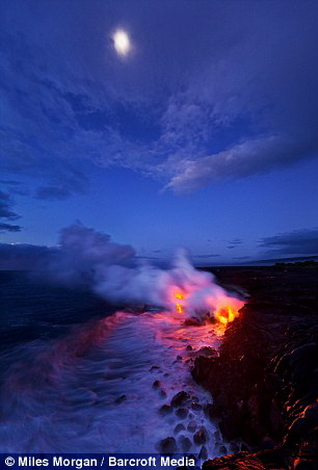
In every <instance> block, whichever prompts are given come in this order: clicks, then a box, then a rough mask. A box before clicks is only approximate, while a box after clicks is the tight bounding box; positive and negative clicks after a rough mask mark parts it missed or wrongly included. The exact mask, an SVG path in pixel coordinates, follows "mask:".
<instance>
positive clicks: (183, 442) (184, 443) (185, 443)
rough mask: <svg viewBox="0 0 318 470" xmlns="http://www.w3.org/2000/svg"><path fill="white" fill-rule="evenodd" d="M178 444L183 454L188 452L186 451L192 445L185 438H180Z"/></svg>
mask: <svg viewBox="0 0 318 470" xmlns="http://www.w3.org/2000/svg"><path fill="white" fill-rule="evenodd" d="M179 442H180V445H181V448H182V450H183V452H188V450H189V449H190V448H191V445H192V443H191V441H190V439H189V438H188V437H185V436H180V438H179Z"/></svg>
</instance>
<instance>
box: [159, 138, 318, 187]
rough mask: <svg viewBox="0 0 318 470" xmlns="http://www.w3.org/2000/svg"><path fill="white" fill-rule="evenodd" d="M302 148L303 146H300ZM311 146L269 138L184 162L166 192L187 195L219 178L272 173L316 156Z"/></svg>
mask: <svg viewBox="0 0 318 470" xmlns="http://www.w3.org/2000/svg"><path fill="white" fill-rule="evenodd" d="M301 144H302V145H301ZM315 150H316V149H315V148H314V147H313V145H312V142H302V143H299V142H297V141H295V140H294V139H292V138H290V139H289V141H288V140H287V139H284V138H282V137H278V136H270V137H264V138H261V139H254V140H248V141H245V142H242V143H240V144H237V145H235V146H233V147H232V148H230V149H229V150H225V151H222V152H219V153H217V154H214V155H210V156H206V157H202V158H200V159H197V160H194V159H192V160H185V161H184V162H182V164H180V169H179V172H178V173H177V175H176V176H173V177H172V179H171V181H170V182H169V183H168V184H167V185H166V188H171V189H173V190H174V191H176V192H178V193H186V192H189V191H193V190H195V189H197V188H199V187H201V186H204V185H206V184H208V183H210V182H211V181H217V180H220V179H222V178H242V177H246V176H251V175H254V174H260V173H265V172H269V171H273V170H275V169H277V168H281V167H284V166H288V165H291V164H292V163H295V162H297V161H299V160H302V159H304V158H309V157H313V156H316V153H315Z"/></svg>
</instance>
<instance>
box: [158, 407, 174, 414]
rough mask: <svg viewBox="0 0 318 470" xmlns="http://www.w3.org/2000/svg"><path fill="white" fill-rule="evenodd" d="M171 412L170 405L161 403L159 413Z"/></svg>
mask: <svg viewBox="0 0 318 470" xmlns="http://www.w3.org/2000/svg"><path fill="white" fill-rule="evenodd" d="M171 412H172V407H171V406H170V405H162V407H161V408H159V414H161V415H167V414H169V413H171Z"/></svg>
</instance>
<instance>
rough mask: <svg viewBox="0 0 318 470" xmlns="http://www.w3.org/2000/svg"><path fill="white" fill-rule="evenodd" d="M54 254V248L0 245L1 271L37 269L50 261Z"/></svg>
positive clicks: (28, 245)
mask: <svg viewBox="0 0 318 470" xmlns="http://www.w3.org/2000/svg"><path fill="white" fill-rule="evenodd" d="M53 252H54V249H53V248H48V247H46V246H37V245H30V244H5V243H0V269H1V270H30V269H37V267H42V266H43V265H45V263H46V262H48V261H49V259H50V256H52V253H53Z"/></svg>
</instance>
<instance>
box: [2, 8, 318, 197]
mask: <svg viewBox="0 0 318 470" xmlns="http://www.w3.org/2000/svg"><path fill="white" fill-rule="evenodd" d="M136 4H137V3H136V2H135V1H132V2H129V3H127V4H126V5H125V9H123V8H122V5H120V3H119V4H117V3H115V2H111V4H110V3H109V2H94V3H93V4H92V5H90V7H89V15H88V14H87V8H88V7H87V3H86V2H82V1H80V2H77V3H76V7H75V4H74V2H60V3H59V5H58V6H56V3H55V2H52V1H47V2H46V7H45V9H43V6H42V4H41V2H39V3H38V4H35V5H34V7H33V8H32V12H31V10H30V9H29V7H28V6H27V3H25V4H24V3H21V2H17V1H15V0H12V2H10V4H8V3H7V4H6V6H5V21H4V24H3V26H4V27H3V28H2V32H1V39H2V41H1V42H2V45H3V50H2V53H3V59H2V64H3V67H4V71H5V73H3V74H2V77H3V78H2V81H1V83H0V87H1V89H2V92H3V97H4V100H3V109H4V111H5V112H4V115H5V120H4V122H3V123H2V125H1V126H2V127H1V139H2V156H1V166H2V168H3V169H5V170H6V171H12V172H19V173H20V174H26V175H28V176H29V177H34V178H36V179H37V181H38V183H37V184H38V186H39V188H38V190H37V197H40V198H43V197H45V198H54V197H55V198H58V199H61V198H66V197H67V196H69V195H71V194H78V193H81V192H82V191H85V188H86V187H87V184H88V182H87V181H85V174H84V172H82V174H80V173H81V165H82V163H83V162H85V161H86V162H89V163H90V164H92V165H95V166H103V167H107V166H110V165H115V166H120V167H125V168H130V169H134V170H137V171H140V172H142V173H146V174H147V175H150V176H152V177H154V178H159V179H160V180H162V181H163V183H164V184H166V186H165V187H166V188H168V189H171V190H173V191H176V192H179V193H182V192H187V191H191V190H195V189H197V188H199V187H201V186H203V185H207V184H211V183H213V181H215V179H224V178H242V177H245V176H251V175H255V174H258V173H264V172H269V171H273V170H277V169H279V168H284V167H288V166H290V165H292V164H294V163H295V162H299V161H302V160H304V159H308V158H313V157H316V156H317V150H318V142H317V137H316V122H317V119H318V97H317V93H316V84H317V81H318V63H317V61H316V60H314V59H315V57H316V56H317V54H318V41H317V27H316V25H317V20H318V7H317V3H316V2H313V1H311V0H309V1H308V2H306V4H301V3H297V4H293V5H292V6H290V5H289V2H284V1H283V2H277V3H273V2H272V3H271V6H270V8H268V6H267V5H266V4H264V3H261V2H257V3H255V2H247V3H244V4H243V5H239V4H238V3H237V2H231V1H230V2H205V3H204V2H203V3H202V4H200V7H198V6H197V4H194V3H193V4H187V6H186V7H185V4H184V2H181V1H179V0H177V1H175V2H172V3H171V2H170V3H169V2H164V3H162V2H161V1H156V0H154V1H153V2H152V8H151V9H149V7H148V5H146V3H145V4H140V3H139V2H138V8H136ZM75 8H76V15H74V12H75ZM66 18H68V20H67V21H66ZM118 22H124V23H127V24H128V25H129V26H130V29H131V38H132V41H133V42H134V50H135V53H134V55H133V57H132V58H131V60H127V61H125V64H123V63H120V62H119V61H117V60H116V57H115V56H114V51H113V50H112V44H111V42H110V41H107V37H108V39H109V36H110V34H111V31H112V30H113V28H114V25H116V24H117V23H118ZM158 25H160V27H158ZM176 25H178V26H176ZM83 31H85V34H84V35H83ZM242 123H244V125H243V124H242ZM74 168H76V169H77V173H75V172H74ZM61 187H63V188H64V189H63V190H61V189H59V188H61ZM48 188H51V189H50V190H49V189H48ZM63 191H64V193H63ZM62 193H63V194H62Z"/></svg>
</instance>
